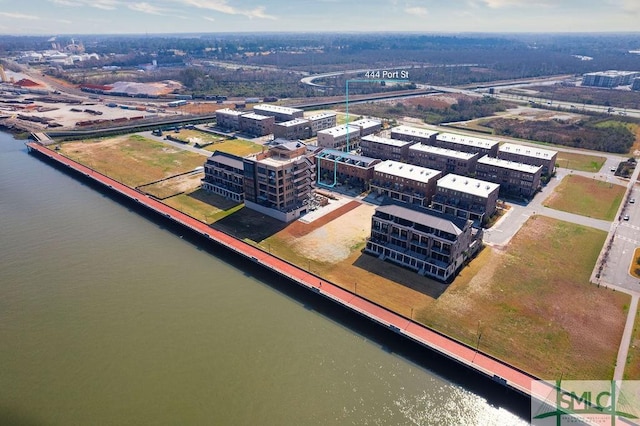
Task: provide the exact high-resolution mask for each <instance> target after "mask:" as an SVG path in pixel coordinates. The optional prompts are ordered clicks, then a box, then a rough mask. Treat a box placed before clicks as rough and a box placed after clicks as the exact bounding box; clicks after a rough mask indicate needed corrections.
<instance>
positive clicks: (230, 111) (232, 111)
mask: <svg viewBox="0 0 640 426" xmlns="http://www.w3.org/2000/svg"><path fill="white" fill-rule="evenodd" d="M246 113H247V112H246V111H236V110H235V109H230V108H223V109H219V110H217V111H216V114H227V115H244V114H246Z"/></svg>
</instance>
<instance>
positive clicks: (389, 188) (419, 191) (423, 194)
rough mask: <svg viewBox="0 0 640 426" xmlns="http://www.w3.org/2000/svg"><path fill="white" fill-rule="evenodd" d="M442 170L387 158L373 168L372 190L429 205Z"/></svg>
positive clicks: (387, 195)
mask: <svg viewBox="0 0 640 426" xmlns="http://www.w3.org/2000/svg"><path fill="white" fill-rule="evenodd" d="M441 176H442V172H440V171H437V170H431V169H427V168H424V167H420V166H414V165H413V164H407V163H401V162H398V161H393V160H386V161H383V162H382V163H379V164H376V165H375V166H374V168H373V180H372V181H371V185H370V188H371V191H372V192H375V193H377V194H378V195H384V196H386V197H388V198H391V199H394V200H398V201H401V202H404V203H409V204H417V205H420V206H423V207H428V206H429V204H430V203H431V197H433V195H434V194H435V193H436V183H437V181H438V179H439V178H440V177H441Z"/></svg>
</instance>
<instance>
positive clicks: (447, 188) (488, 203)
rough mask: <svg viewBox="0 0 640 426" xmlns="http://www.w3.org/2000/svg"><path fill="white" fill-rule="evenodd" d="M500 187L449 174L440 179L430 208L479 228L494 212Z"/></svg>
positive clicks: (495, 184)
mask: <svg viewBox="0 0 640 426" xmlns="http://www.w3.org/2000/svg"><path fill="white" fill-rule="evenodd" d="M499 191H500V185H498V184H497V183H493V182H485V181H482V180H479V179H473V178H470V177H466V176H460V175H456V174H453V173H450V174H448V175H446V176H444V177H442V178H440V179H438V183H437V186H436V194H435V196H434V197H433V199H432V201H431V208H432V209H434V210H437V211H439V212H443V213H447V214H450V215H453V216H456V217H461V218H463V219H469V220H472V221H473V222H474V225H476V226H481V225H482V224H484V223H486V221H487V220H488V219H489V218H490V217H491V216H493V214H494V213H495V212H496V203H497V202H498V192H499Z"/></svg>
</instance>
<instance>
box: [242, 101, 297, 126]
mask: <svg viewBox="0 0 640 426" xmlns="http://www.w3.org/2000/svg"><path fill="white" fill-rule="evenodd" d="M253 112H254V113H256V114H260V115H266V116H268V117H273V118H275V120H276V121H277V122H278V123H280V122H283V121H291V120H294V119H296V118H304V111H303V110H301V109H297V108H289V107H283V106H279V105H271V104H258V105H255V106H254V107H253Z"/></svg>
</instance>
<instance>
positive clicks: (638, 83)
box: [631, 77, 640, 90]
mask: <svg viewBox="0 0 640 426" xmlns="http://www.w3.org/2000/svg"><path fill="white" fill-rule="evenodd" d="M631 90H640V78H639V77H636V78H634V79H633V83H632V84H631Z"/></svg>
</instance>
